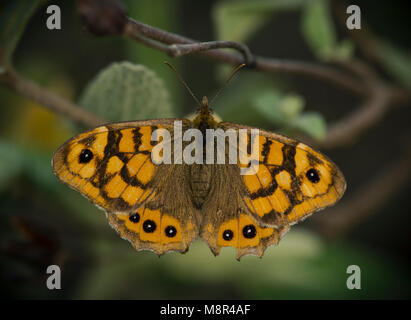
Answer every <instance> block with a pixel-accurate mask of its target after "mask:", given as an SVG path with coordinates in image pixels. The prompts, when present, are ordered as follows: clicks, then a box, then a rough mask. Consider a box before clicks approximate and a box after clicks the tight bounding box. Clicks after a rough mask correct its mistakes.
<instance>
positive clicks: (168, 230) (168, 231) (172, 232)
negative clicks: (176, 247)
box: [165, 226, 177, 238]
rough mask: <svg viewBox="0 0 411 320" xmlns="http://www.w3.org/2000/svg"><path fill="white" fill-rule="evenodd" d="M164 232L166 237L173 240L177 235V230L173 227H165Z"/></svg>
mask: <svg viewBox="0 0 411 320" xmlns="http://www.w3.org/2000/svg"><path fill="white" fill-rule="evenodd" d="M165 232H166V236H167V237H169V238H173V237H175V236H176V234H177V229H176V228H175V227H173V226H167V227H166V229H165Z"/></svg>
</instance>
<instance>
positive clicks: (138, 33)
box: [123, 18, 367, 95]
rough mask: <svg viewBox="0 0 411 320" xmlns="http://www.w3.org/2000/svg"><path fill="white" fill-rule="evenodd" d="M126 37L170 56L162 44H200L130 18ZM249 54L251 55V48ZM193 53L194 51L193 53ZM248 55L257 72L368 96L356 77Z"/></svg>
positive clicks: (214, 54)
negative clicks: (294, 76)
mask: <svg viewBox="0 0 411 320" xmlns="http://www.w3.org/2000/svg"><path fill="white" fill-rule="evenodd" d="M123 35H125V36H127V37H130V38H132V39H134V40H137V41H140V42H142V43H143V44H145V45H148V46H150V47H152V48H154V49H157V50H160V51H163V52H165V53H167V54H169V50H170V49H169V47H168V46H163V45H161V43H165V44H169V45H170V44H174V45H175V44H180V45H181V44H196V43H197V44H199V43H198V42H197V41H196V40H193V39H190V38H186V37H183V36H181V35H178V34H175V33H171V32H167V31H164V30H161V29H159V28H156V27H153V26H149V25H147V24H145V23H142V22H139V21H135V20H133V19H131V18H127V23H126V25H125V29H124V32H123ZM200 44H201V43H200ZM247 51H248V52H249V50H248V49H247ZM194 52H195V51H192V52H191V53H194ZM199 54H201V55H202V56H205V57H208V58H212V59H214V60H218V61H222V62H225V63H230V64H232V65H234V66H236V65H239V64H241V63H246V62H247V61H244V59H243V58H242V57H241V56H239V55H237V54H233V53H229V52H223V51H220V50H209V51H202V52H199ZM249 55H250V56H251V58H250V59H249V60H251V61H254V68H255V69H256V70H260V71H265V72H275V73H293V74H298V75H305V76H311V77H316V78H318V79H321V80H324V81H328V82H331V83H334V84H335V85H337V86H339V87H342V88H344V89H346V90H349V91H351V92H353V93H355V94H358V95H365V94H366V93H367V91H366V88H365V87H364V85H363V84H362V83H361V82H359V81H357V80H356V79H355V78H354V77H351V76H349V75H346V74H344V73H342V72H340V71H338V70H336V69H333V68H331V67H326V66H322V65H318V64H314V63H308V62H301V61H292V60H286V59H272V58H265V57H261V56H256V55H252V54H251V53H250V54H249Z"/></svg>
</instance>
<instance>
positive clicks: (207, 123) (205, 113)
mask: <svg viewBox="0 0 411 320" xmlns="http://www.w3.org/2000/svg"><path fill="white" fill-rule="evenodd" d="M216 126H217V121H216V120H215V118H214V116H213V111H212V110H211V109H210V107H209V105H208V99H207V97H205V96H204V97H203V99H202V100H201V107H200V108H199V109H198V110H197V116H196V117H195V118H194V120H193V127H194V128H196V129H199V130H200V131H201V132H202V133H203V136H204V137H205V133H206V130H207V129H215V128H216Z"/></svg>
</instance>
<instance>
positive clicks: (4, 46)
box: [0, 0, 40, 66]
mask: <svg viewBox="0 0 411 320" xmlns="http://www.w3.org/2000/svg"><path fill="white" fill-rule="evenodd" d="M39 3H40V1H39V0H13V1H6V2H3V3H2V4H0V65H2V66H7V65H9V64H10V63H11V57H12V54H13V52H14V49H15V48H16V46H17V43H18V41H19V39H20V37H21V35H22V34H23V31H24V28H25V26H26V24H27V21H28V20H29V18H30V17H31V15H32V14H33V12H34V11H35V9H36V8H37V6H38V5H39Z"/></svg>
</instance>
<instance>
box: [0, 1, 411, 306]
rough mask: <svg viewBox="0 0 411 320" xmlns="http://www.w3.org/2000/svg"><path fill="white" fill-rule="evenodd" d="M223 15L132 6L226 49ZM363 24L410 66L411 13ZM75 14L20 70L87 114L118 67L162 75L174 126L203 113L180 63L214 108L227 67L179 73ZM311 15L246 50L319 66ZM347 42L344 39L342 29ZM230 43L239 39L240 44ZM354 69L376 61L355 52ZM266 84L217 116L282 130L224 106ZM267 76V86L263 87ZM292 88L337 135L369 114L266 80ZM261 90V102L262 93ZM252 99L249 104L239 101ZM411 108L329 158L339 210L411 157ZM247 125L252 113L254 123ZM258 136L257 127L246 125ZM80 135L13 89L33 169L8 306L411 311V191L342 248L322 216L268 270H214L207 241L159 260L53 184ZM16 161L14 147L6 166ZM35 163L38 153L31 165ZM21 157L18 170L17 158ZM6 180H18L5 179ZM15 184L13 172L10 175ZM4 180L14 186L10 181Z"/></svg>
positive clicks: (65, 11)
mask: <svg viewBox="0 0 411 320" xmlns="http://www.w3.org/2000/svg"><path fill="white" fill-rule="evenodd" d="M217 2H218V1H188V0H187V1H182V0H180V1H166V0H164V1H152V0H150V1H148V0H145V1H131V0H130V1H125V6H126V8H127V12H128V15H129V16H131V17H133V18H134V19H136V20H139V21H142V22H144V23H147V24H151V25H154V26H157V27H160V28H164V29H165V30H168V31H171V32H175V33H179V34H182V35H184V36H187V37H191V38H194V39H198V40H203V41H208V40H213V39H216V26H215V23H213V8H215V6H216V3H217ZM356 3H357V4H358V5H359V6H360V7H361V11H362V19H363V23H364V24H366V25H367V26H368V27H369V28H370V29H371V30H372V32H373V33H374V34H375V35H377V36H378V37H380V38H384V39H386V40H389V41H390V43H392V44H394V45H396V46H397V47H399V48H401V50H403V51H404V52H407V54H408V55H409V54H410V51H411V48H410V42H409V36H410V34H409V30H410V25H409V20H410V18H411V16H410V12H411V6H410V5H409V2H407V1H395V2H387V1H371V0H370V1H357V2H356ZM55 4H58V5H59V6H60V7H61V10H62V30H59V31H50V30H48V29H47V28H46V26H45V21H46V18H47V14H46V11H45V10H46V6H47V5H43V6H41V7H40V8H39V9H38V10H37V12H36V13H35V15H34V16H33V17H32V19H31V20H30V21H29V23H28V26H27V28H26V30H25V32H24V34H23V36H22V38H21V40H20V43H19V46H18V48H17V50H16V53H15V55H14V65H15V67H16V69H17V70H19V71H20V72H21V73H22V74H24V75H26V76H27V77H28V78H30V79H32V80H34V81H36V82H38V83H40V84H42V85H43V86H45V87H47V88H48V89H50V90H51V91H54V92H57V93H58V94H60V95H62V96H64V97H65V98H67V99H69V100H72V101H78V99H79V97H80V95H81V93H82V91H83V90H84V88H85V86H86V85H87V83H88V82H89V81H90V80H91V79H92V78H93V77H94V76H95V75H96V74H97V73H98V72H99V70H101V69H102V68H104V67H106V66H107V65H108V64H110V63H111V62H114V61H124V60H127V61H131V62H133V63H136V64H143V65H146V66H147V67H149V68H151V69H153V70H154V71H156V72H157V74H158V75H159V76H160V77H161V78H163V79H164V81H165V84H166V87H167V88H168V90H169V92H170V97H171V100H172V102H173V105H174V108H175V113H176V114H177V115H179V116H185V115H187V114H189V113H192V112H193V111H194V110H195V103H194V101H193V100H192V98H191V97H190V95H189V94H188V93H187V92H186V91H185V90H184V88H183V87H182V86H181V84H180V83H179V82H178V80H177V78H176V77H175V75H174V74H173V73H172V72H170V70H169V69H168V68H166V67H165V66H164V65H163V63H162V62H163V60H168V61H171V62H172V63H173V64H174V65H175V66H176V67H177V69H178V70H179V72H180V73H181V74H182V76H183V78H184V79H185V80H186V81H187V83H188V84H189V85H190V87H191V88H192V89H193V91H194V92H195V93H196V94H197V95H198V96H201V95H207V96H213V94H214V93H215V92H216V91H217V90H218V89H219V88H220V87H221V86H222V81H220V79H221V77H220V76H219V73H221V69H222V68H221V66H222V64H221V63H218V62H215V61H211V60H206V59H203V58H199V57H196V56H185V57H182V58H178V59H172V58H169V57H167V56H166V55H164V54H162V53H158V52H156V51H154V50H152V49H149V48H145V47H144V46H142V45H141V44H139V43H135V42H132V41H131V40H129V39H125V38H121V37H117V36H112V37H94V36H92V35H90V34H87V33H86V32H85V31H84V30H83V28H82V25H81V22H80V20H79V17H78V16H77V14H76V11H75V8H74V4H73V2H71V1H56V2H55ZM300 19H301V12H300V11H299V10H291V11H285V12H278V13H275V14H273V18H272V19H270V20H269V22H268V23H267V24H266V25H264V27H262V28H261V29H259V31H258V32H256V33H254V34H253V36H252V37H251V38H250V40H249V41H247V44H248V45H249V47H250V49H251V50H252V52H253V53H256V54H260V55H263V56H266V57H273V58H286V59H293V60H301V61H312V62H315V61H316V58H315V56H314V55H313V53H312V52H311V50H310V48H309V46H308V45H307V44H306V42H305V40H304V37H303V36H302V34H301V31H300V23H299V21H300ZM336 25H337V31H338V36H339V38H341V37H346V33H345V30H344V29H343V28H342V27H341V25H339V24H338V23H337V22H336ZM227 40H229V39H227ZM355 55H356V56H357V57H359V58H364V57H363V56H362V54H361V52H360V51H359V50H357V49H356V51H355ZM371 64H372V65H373V66H374V67H375V68H376V70H378V71H379V72H380V74H381V76H382V77H384V78H385V79H386V80H387V81H391V82H393V83H396V80H395V79H392V78H391V77H390V75H389V74H388V73H387V72H386V70H384V69H383V68H381V67H380V66H378V65H376V64H373V63H372V62H371ZM255 74H256V72H250V71H241V72H240V73H239V74H238V75H237V76H236V78H235V79H234V80H233V81H232V83H231V84H230V86H229V87H228V88H227V89H226V90H225V91H223V93H222V94H221V96H220V97H219V98H218V99H217V101H216V105H215V110H216V112H217V113H219V110H220V109H221V110H222V111H221V114H223V115H224V119H225V120H228V121H232V122H243V123H247V122H245V121H244V119H247V117H250V119H252V121H253V122H254V123H251V124H252V125H257V126H260V127H263V128H267V129H270V130H276V127H275V126H273V125H272V124H270V123H267V122H264V121H261V120H259V119H254V117H253V112H254V110H253V109H252V108H251V107H250V108H248V110H247V111H246V112H247V114H244V113H242V114H240V112H238V111H236V110H235V108H233V109H230V108H228V109H229V110H234V111H230V112H228V111H224V110H227V109H224V108H225V106H223V104H224V103H229V102H227V101H229V100H230V99H231V97H233V96H236V95H239V94H240V93H238V92H236V91H235V89H236V85H238V83H239V82H241V81H243V82H245V83H247V81H250V82H251V81H252V79H254V78H252V77H255V76H256V75H255ZM259 76H260V75H257V77H259ZM264 77H272V79H274V81H275V82H276V83H278V84H279V86H280V87H282V88H286V89H285V90H287V91H292V92H295V93H297V94H298V95H300V96H303V97H304V100H305V102H306V106H305V109H307V110H315V111H318V112H320V113H321V114H322V115H323V116H324V118H325V119H326V121H327V123H332V122H334V121H337V120H338V119H340V118H341V117H342V116H344V115H346V114H347V113H349V112H350V111H352V110H354V109H355V107H356V106H357V105H358V104H359V103H360V99H359V98H358V97H356V96H355V95H353V94H351V93H349V92H347V91H345V90H343V89H340V88H337V87H336V86H334V85H332V84H328V83H326V82H324V81H320V80H318V79H312V78H310V77H306V76H297V75H288V74H278V75H277V74H265V75H264ZM250 90H251V89H250ZM240 98H241V96H240ZM409 107H410V105H409V104H408V105H407V106H402V107H398V108H392V110H390V111H389V112H388V113H387V114H386V116H385V117H384V119H383V120H382V121H381V122H379V123H378V124H376V125H375V126H373V127H372V128H370V129H369V130H367V131H366V132H365V133H364V134H363V135H362V136H361V137H360V138H359V139H358V140H357V141H353V143H351V144H350V145H348V146H345V147H339V148H333V149H329V150H326V151H325V152H326V154H327V155H328V156H330V158H331V159H333V160H334V161H335V162H336V163H337V164H338V165H339V167H340V168H341V170H342V172H343V173H344V175H345V177H346V180H347V184H348V187H347V191H346V194H345V196H344V198H343V199H342V201H341V202H340V203H338V204H337V206H339V205H344V201H347V200H349V199H350V198H352V197H355V196H356V194H357V193H358V192H359V190H360V189H361V188H362V187H363V186H364V185H365V184H366V183H368V182H370V181H372V179H373V178H374V177H376V176H378V174H380V173H382V172H384V170H386V168H387V166H389V165H391V164H395V162H396V161H397V160H398V159H399V158H401V157H402V156H403V155H404V154H405V153H406V152H407V150H408V149H409V142H408V139H409V137H410V136H409V135H408V134H409V132H410V131H409V130H410V126H409V119H410V118H411V109H410V108H409ZM241 112H243V110H242V111H241ZM247 124H250V123H247ZM77 132H79V131H78V129H76V128H75V127H74V126H73V125H72V124H71V123H70V121H68V120H67V119H64V118H63V117H61V116H59V115H56V114H52V113H51V112H49V111H46V110H45V109H43V108H42V107H41V106H39V105H37V104H35V103H33V102H30V101H28V100H26V99H24V98H22V97H19V96H18V95H17V94H15V93H14V92H11V91H10V90H8V89H5V88H0V134H1V139H2V141H5V142H6V143H7V146H11V149H13V148H15V149H16V150H18V152H16V154H20V155H21V154H22V153H21V150H23V151H24V152H23V154H24V157H23V158H24V159H20V160H18V161H20V162H21V163H23V164H22V165H21V167H19V170H17V171H16V174H15V175H12V176H11V177H8V178H7V180H5V182H4V183H1V184H0V187H1V188H0V262H1V265H0V294H1V295H2V296H4V297H7V298H28V299H39V298H46V299H67V298H77V299H95V298H125V299H128V298H143V299H144V298H145V299H156V298H165V299H168V298H182V299H186V298H194V299H197V298H211V299H220V298H226V299H237V298H238V299H290V298H291V299H294V298H303V299H306V298H308V299H312V298H314V299H315V298H332V299H340V298H341V299H364V298H378V299H392V298H409V297H410V292H409V286H410V284H411V283H410V279H411V278H410V276H411V275H410V271H409V268H410V258H411V247H410V242H411V241H410V240H411V239H410V227H409V225H410V223H411V219H410V214H411V205H410V204H411V202H410V199H409V195H410V189H411V188H410V187H411V183H410V181H409V179H408V182H407V183H405V184H402V186H401V188H399V189H398V190H397V191H396V192H395V193H394V194H393V195H392V196H391V197H390V198H389V201H387V202H385V203H384V204H383V205H381V206H380V207H379V208H378V209H377V210H373V212H372V213H371V214H370V215H369V216H368V217H367V218H366V219H364V220H362V221H359V222H358V223H354V224H353V225H352V227H351V228H350V229H349V230H347V231H346V232H344V233H343V234H341V235H338V236H336V237H330V238H326V237H323V236H322V235H321V234H322V233H321V232H318V230H317V228H316V222H317V221H318V220H321V218H322V217H323V216H325V215H327V211H328V210H324V211H322V212H321V213H318V214H317V215H316V217H313V218H312V219H309V220H307V221H305V222H303V223H302V224H300V225H298V226H296V227H294V228H293V230H292V231H290V232H289V233H288V234H287V235H286V236H285V238H284V239H283V240H282V242H281V244H280V245H279V246H278V247H277V248H270V249H269V250H267V252H266V254H265V256H264V257H263V259H261V260H259V259H258V258H255V257H246V258H244V259H243V260H242V261H241V262H240V263H239V262H237V261H235V259H234V250H230V249H225V250H223V251H222V253H221V254H220V256H218V257H217V258H214V256H213V255H212V254H211V252H210V251H209V249H208V248H207V247H206V245H205V243H203V242H201V241H200V240H199V241H197V242H196V243H194V244H193V245H192V247H191V248H190V251H189V252H188V253H187V254H186V255H180V254H177V253H170V254H168V255H166V256H163V257H161V258H160V259H159V258H158V257H157V256H155V255H154V254H152V253H150V252H138V253H136V252H135V251H134V249H133V248H132V247H131V246H130V245H129V243H127V242H126V241H123V240H121V239H120V238H119V237H118V236H117V235H116V233H115V232H114V231H113V230H112V229H111V228H110V227H109V226H108V223H107V222H106V220H105V218H104V214H103V212H101V211H99V210H98V209H96V208H94V207H93V205H92V204H90V203H89V202H88V201H87V200H85V199H84V198H82V197H81V196H79V195H78V194H77V193H75V192H74V191H72V190H69V188H67V187H65V186H62V185H61V184H60V183H59V182H58V181H57V179H56V178H55V177H54V176H53V175H52V172H51V166H50V160H51V157H52V154H53V152H54V151H55V150H56V148H57V147H58V146H59V145H61V144H62V143H63V142H64V141H65V140H66V139H68V138H70V137H71V136H73V135H74V134H76V133H77ZM11 149H10V148H8V147H7V148H6V147H2V149H0V155H1V152H5V153H6V156H5V158H4V159H6V160H5V161H13V160H9V159H13V158H10V157H8V156H9V155H10V154H9V153H12V154H14V153H13V152H14V151H13V150H14V149H13V150H12V151H13V152H11V151H10V150H11ZM25 152H27V153H25ZM16 157H18V156H16ZM3 170H6V169H3ZM7 170H8V169H7ZM0 176H1V175H0ZM50 264H58V265H60V266H61V267H62V287H63V288H62V290H60V291H57V290H54V291H49V290H47V288H46V286H45V281H46V277H47V275H46V267H47V266H48V265H50ZM352 264H355V265H359V266H360V267H361V271H362V289H361V290H352V291H351V290H347V288H346V285H345V281H346V278H347V276H348V275H347V274H346V268H347V266H349V265H352Z"/></svg>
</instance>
